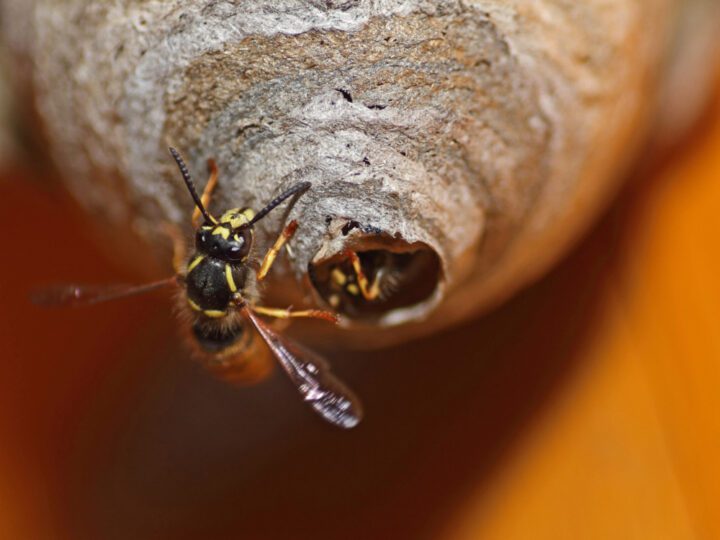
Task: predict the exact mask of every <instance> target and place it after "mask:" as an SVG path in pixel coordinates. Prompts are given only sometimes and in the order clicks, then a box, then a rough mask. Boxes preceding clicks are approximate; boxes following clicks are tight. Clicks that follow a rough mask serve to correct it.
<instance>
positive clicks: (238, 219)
mask: <svg viewBox="0 0 720 540" xmlns="http://www.w3.org/2000/svg"><path fill="white" fill-rule="evenodd" d="M254 217H255V212H253V211H252V210H251V209H250V208H246V209H245V210H241V209H240V208H232V209H230V210H228V211H227V212H225V213H224V214H223V215H222V217H221V218H220V222H221V223H226V224H228V225H230V227H231V228H232V229H237V228H238V227H241V226H243V225H247V224H248V223H250V220H252V218H254Z"/></svg>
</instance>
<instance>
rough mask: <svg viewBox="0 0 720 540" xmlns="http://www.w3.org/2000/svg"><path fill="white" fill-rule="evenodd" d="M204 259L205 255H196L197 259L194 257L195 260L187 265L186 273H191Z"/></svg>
mask: <svg viewBox="0 0 720 540" xmlns="http://www.w3.org/2000/svg"><path fill="white" fill-rule="evenodd" d="M204 258H205V255H198V256H197V257H195V258H194V259H193V260H192V261H191V262H190V264H188V267H187V273H188V274H189V273H190V272H192V271H193V268H195V267H196V266H197V265H198V264H200V262H201V261H202V260H203V259H204Z"/></svg>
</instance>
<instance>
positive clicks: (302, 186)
mask: <svg viewBox="0 0 720 540" xmlns="http://www.w3.org/2000/svg"><path fill="white" fill-rule="evenodd" d="M310 186H312V183H310V182H298V183H297V184H295V185H294V186H291V187H289V188H288V189H287V190H285V192H283V193H282V194H280V195H278V196H277V197H275V198H274V199H273V200H272V201H270V202H269V203H268V204H267V206H265V208H263V209H262V210H260V211H259V212H258V213H257V214H256V215H255V217H254V218H252V219H251V220H250V225H254V224H255V223H257V222H258V221H260V220H261V219H262V218H264V217H265V216H267V215H268V214H269V213H270V212H271V211H272V210H273V209H274V208H275V207H276V206H278V205H280V204H281V203H282V202H283V201H284V200H285V199H288V198H290V197H292V196H293V195H298V196H300V195H302V194H303V193H305V192H306V191H307V190H308V189H310Z"/></svg>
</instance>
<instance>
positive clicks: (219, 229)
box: [212, 227, 230, 240]
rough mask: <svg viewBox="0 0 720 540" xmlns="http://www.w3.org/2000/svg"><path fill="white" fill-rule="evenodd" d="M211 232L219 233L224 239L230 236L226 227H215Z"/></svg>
mask: <svg viewBox="0 0 720 540" xmlns="http://www.w3.org/2000/svg"><path fill="white" fill-rule="evenodd" d="M212 233H213V234H219V235H220V236H222V237H223V238H224V239H225V240H227V239H228V238H230V229H228V228H227V227H215V230H214V231H213V232H212Z"/></svg>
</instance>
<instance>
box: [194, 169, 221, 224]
mask: <svg viewBox="0 0 720 540" xmlns="http://www.w3.org/2000/svg"><path fill="white" fill-rule="evenodd" d="M207 164H208V170H209V171H210V178H208V181H207V184H205V189H203V192H202V195H201V196H200V200H201V201H202V204H203V206H204V207H205V208H207V207H208V205H209V204H210V199H211V198H212V194H213V191H214V190H215V186H217V180H218V168H217V164H216V163H215V160H214V159H208V162H207ZM201 217H202V212H201V211H200V209H199V208H198V207H197V206H196V207H195V210H193V213H192V226H193V227H194V228H195V229H197V228H198V226H199V225H200V218H201Z"/></svg>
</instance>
